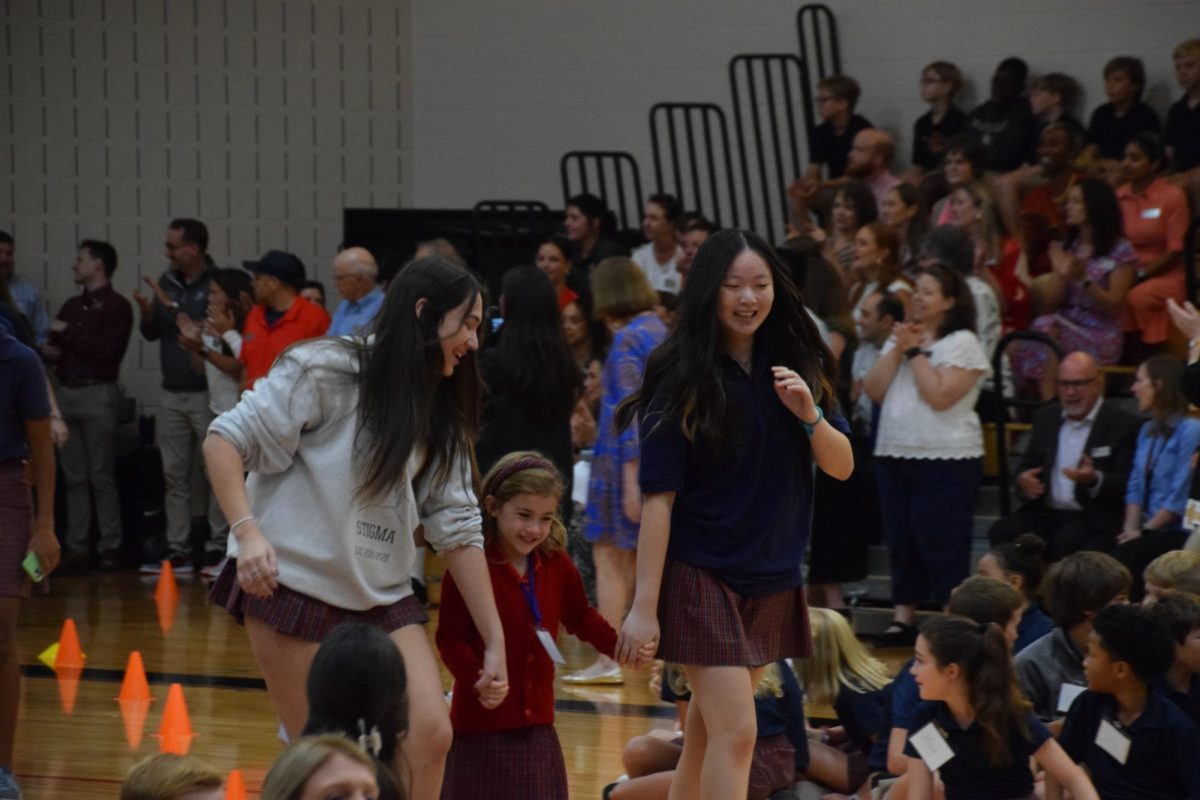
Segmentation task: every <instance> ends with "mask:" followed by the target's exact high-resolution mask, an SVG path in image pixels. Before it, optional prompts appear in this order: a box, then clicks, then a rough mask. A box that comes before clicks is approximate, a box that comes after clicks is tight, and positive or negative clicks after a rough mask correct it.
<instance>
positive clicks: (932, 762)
mask: <svg viewBox="0 0 1200 800" xmlns="http://www.w3.org/2000/svg"><path fill="white" fill-rule="evenodd" d="M908 740H909V741H910V742H912V746H913V747H915V748H916V750H917V753H918V754H919V755H920V756H921V760H922V761H924V762H925V766H927V767H929V771H930V772H935V771H937V770H938V769H940V768H941V766H942V765H943V764H945V763H946V762H947V761H949V760H950V759H952V758H954V750H952V749H951V748H950V745H949V744H947V743H946V740H945V739H943V738H942V732H941V731H939V730H938V728H937V725H934V724H933V723H932V722H931V723H929V724H928V725H926V726H925V727H923V728H921V730H919V731H917V732H916V733H914V734H913V735H912V736H909V737H908Z"/></svg>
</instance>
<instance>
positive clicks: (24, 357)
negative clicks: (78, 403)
mask: <svg viewBox="0 0 1200 800" xmlns="http://www.w3.org/2000/svg"><path fill="white" fill-rule="evenodd" d="M48 416H50V397H49V395H48V394H47V392H46V373H45V372H44V371H43V370H42V361H41V359H40V358H38V354H37V353H36V352H34V351H33V350H31V349H30V348H28V347H26V346H25V345H23V344H21V343H20V342H18V341H17V340H16V339H14V338H13V337H12V335H11V334H9V333H8V328H7V327H0V463H3V462H5V461H18V460H20V459H23V458H25V457H26V456H27V455H28V448H27V447H26V444H25V423H26V422H28V421H30V420H35V419H45V418H46V417H48Z"/></svg>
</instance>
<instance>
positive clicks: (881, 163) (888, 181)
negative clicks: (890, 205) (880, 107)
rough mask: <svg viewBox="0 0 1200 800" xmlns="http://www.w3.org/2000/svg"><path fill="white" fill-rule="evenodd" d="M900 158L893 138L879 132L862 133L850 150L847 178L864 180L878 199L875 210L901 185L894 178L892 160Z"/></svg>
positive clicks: (875, 129)
mask: <svg viewBox="0 0 1200 800" xmlns="http://www.w3.org/2000/svg"><path fill="white" fill-rule="evenodd" d="M895 154H896V143H895V142H894V141H893V140H892V137H891V136H889V135H888V134H886V133H884V132H883V131H881V130H878V129H877V128H867V129H866V130H863V131H859V132H858V133H857V134H856V135H855V137H854V143H853V144H852V145H851V146H850V156H849V158H848V160H847V161H846V171H845V175H846V177H848V178H854V179H855V180H860V181H862V182H863V183H865V184H866V185H867V188H868V189H870V190H871V194H873V195H875V206H876V207H877V208H878V207H879V206H880V205H882V204H883V198H884V197H886V196H887V193H888V190H890V189H891V188H892V187H893V186H896V185H897V184H899V183H900V179H899V178H898V177H896V176H895V175H893V174H892V170H891V166H892V158H893V157H894V156H895Z"/></svg>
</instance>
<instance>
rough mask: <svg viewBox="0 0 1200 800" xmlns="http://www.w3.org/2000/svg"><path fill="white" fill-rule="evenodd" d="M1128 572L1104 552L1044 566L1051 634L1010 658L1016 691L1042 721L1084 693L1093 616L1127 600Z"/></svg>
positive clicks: (1054, 716)
mask: <svg viewBox="0 0 1200 800" xmlns="http://www.w3.org/2000/svg"><path fill="white" fill-rule="evenodd" d="M1129 583H1130V576H1129V570H1128V569H1126V568H1125V567H1124V566H1123V565H1122V564H1121V562H1120V561H1117V560H1116V559H1115V558H1113V557H1112V556H1109V555H1106V554H1104V553H1097V552H1095V551H1094V550H1084V551H1081V552H1078V553H1073V554H1071V555H1069V556H1067V557H1066V558H1064V559H1063V560H1061V561H1058V562H1056V563H1054V564H1052V565H1051V566H1050V569H1049V570H1048V571H1047V572H1046V581H1045V583H1044V584H1043V586H1042V599H1043V600H1044V601H1045V604H1046V612H1047V613H1048V614H1049V615H1050V619H1052V620H1054V630H1052V631H1051V632H1050V633H1048V634H1046V635H1045V636H1043V637H1042V638H1040V639H1038V640H1037V641H1036V642H1034V643H1033V644H1031V645H1028V646H1027V647H1026V648H1025V649H1024V650H1022V651H1021V652H1020V653H1019V654H1018V655H1017V657H1016V666H1017V679H1018V680H1019V681H1020V684H1021V691H1022V692H1023V693H1024V694H1025V697H1026V699H1028V700H1029V702H1030V703H1031V704H1032V705H1033V710H1034V711H1035V712H1036V713H1037V715H1038V717H1040V718H1041V719H1043V720H1054V719H1058V718H1060V717H1061V716H1062V715H1063V714H1065V713H1067V709H1069V708H1070V707H1071V703H1072V701H1074V699H1075V698H1076V697H1078V696H1079V694H1080V693H1081V692H1083V691H1084V689H1085V688H1086V684H1085V681H1084V677H1083V657H1084V654H1085V653H1086V652H1087V649H1088V636H1089V635H1090V634H1091V632H1092V620H1093V619H1094V618H1095V616H1096V612H1098V611H1099V610H1100V609H1102V608H1104V607H1105V606H1107V605H1108V604H1109V603H1118V604H1120V603H1125V602H1126V601H1127V600H1128V597H1129Z"/></svg>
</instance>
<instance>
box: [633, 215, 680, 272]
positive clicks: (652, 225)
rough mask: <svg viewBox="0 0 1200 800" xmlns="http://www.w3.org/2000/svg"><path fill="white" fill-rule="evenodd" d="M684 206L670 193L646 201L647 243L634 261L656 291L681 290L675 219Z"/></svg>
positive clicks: (636, 253) (645, 224) (644, 233)
mask: <svg viewBox="0 0 1200 800" xmlns="http://www.w3.org/2000/svg"><path fill="white" fill-rule="evenodd" d="M682 213H683V209H682V208H681V207H680V205H679V201H678V200H676V199H675V198H674V197H673V196H672V195H669V194H654V195H650V197H649V198H648V199H647V200H646V207H645V209H644V210H643V212H642V235H643V236H645V237H646V244H644V245H642V246H641V247H639V248H638V249H636V250H634V251H633V255H632V256H630V257H631V258H632V259H633V262H634V263H635V264H637V265H638V266H639V267H641V268H642V272H644V273H646V277H647V278H648V279H649V280H650V285H651V286H653V287H654V289H655V291H659V292H671V293H672V294H678V293H679V272H678V270H677V269H676V259H677V258H678V257H679V237H678V236H676V234H675V221H676V220H677V219H679V215H680V214H682Z"/></svg>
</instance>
